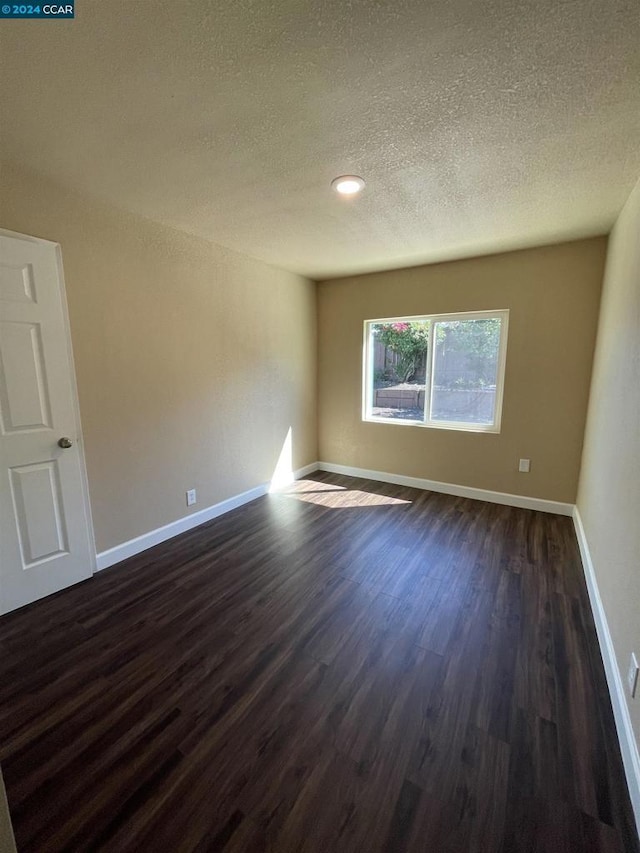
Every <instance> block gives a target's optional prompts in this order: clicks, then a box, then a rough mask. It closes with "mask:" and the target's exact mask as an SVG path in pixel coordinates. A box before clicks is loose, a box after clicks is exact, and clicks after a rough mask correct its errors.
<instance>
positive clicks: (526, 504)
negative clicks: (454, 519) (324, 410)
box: [318, 462, 573, 515]
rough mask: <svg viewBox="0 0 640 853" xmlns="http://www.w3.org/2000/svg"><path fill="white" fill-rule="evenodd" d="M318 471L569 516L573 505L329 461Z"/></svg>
mask: <svg viewBox="0 0 640 853" xmlns="http://www.w3.org/2000/svg"><path fill="white" fill-rule="evenodd" d="M318 468H319V469H320V471H329V472H331V473H333V474H347V475H348V476H350V477H363V478H364V479H366V480H379V481H380V482H381V483H395V484H396V485H398V486H411V488H414V489H426V490H427V491H429V492H441V493H442V494H445V495H455V496H456V497H459V498H471V499H472V500H476V501H488V502H489V503H493V504H504V505H505V506H517V507H521V508H522V509H537V510H540V511H541V512H552V513H554V514H556V515H571V514H572V513H573V504H566V503H560V502H559V501H547V500H544V499H543V498H530V497H526V496H524V495H510V494H507V493H506V492H490V491H487V490H486V489H475V488H473V487H472V486H458V485H456V484H454V483H440V482H438V481H437V480H423V479H422V478H421V477H405V476H404V475H403V474H388V473H387V472H386V471H369V470H367V469H366V468H352V467H351V466H350V465H334V464H333V462H318Z"/></svg>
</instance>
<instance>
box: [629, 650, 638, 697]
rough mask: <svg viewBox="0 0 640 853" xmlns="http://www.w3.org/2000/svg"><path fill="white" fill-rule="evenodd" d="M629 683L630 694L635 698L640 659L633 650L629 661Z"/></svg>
mask: <svg viewBox="0 0 640 853" xmlns="http://www.w3.org/2000/svg"><path fill="white" fill-rule="evenodd" d="M627 684H628V685H629V695H630V696H631V698H632V699H634V698H635V695H636V690H637V689H638V659H637V658H636V656H635V655H634V653H633V652H631V660H630V661H629V671H628V672H627Z"/></svg>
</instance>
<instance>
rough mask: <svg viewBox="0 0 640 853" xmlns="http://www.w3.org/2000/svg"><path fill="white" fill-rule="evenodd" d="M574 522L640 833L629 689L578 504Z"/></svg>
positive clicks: (639, 759) (637, 757) (639, 765)
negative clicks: (616, 649) (627, 690)
mask: <svg viewBox="0 0 640 853" xmlns="http://www.w3.org/2000/svg"><path fill="white" fill-rule="evenodd" d="M573 523H574V526H575V529H576V536H577V538H578V545H579V547H580V555H581V557H582V566H583V568H584V576H585V580H586V582H587V591H588V593H589V600H590V602H591V610H592V611H593V618H594V621H595V623H596V632H597V634H598V642H599V643H600V652H601V654H602V660H603V662H604V671H605V675H606V676H607V685H608V687H609V695H610V696H611V704H612V705H613V716H614V719H615V723H616V729H617V731H618V740H619V742H620V751H621V752H622V762H623V764H624V771H625V775H626V777H627V785H628V787H629V797H630V798H631V806H632V808H633V813H634V815H635V819H636V827H637V830H638V834H639V835H640V754H639V753H638V744H637V742H636V739H635V736H634V733H633V726H632V725H631V717H630V715H629V706H628V705H627V699H626V693H625V689H624V681H623V679H622V675H621V674H620V669H619V667H618V662H617V660H616V653H615V650H614V648H613V641H612V639H611V633H610V631H609V623H608V622H607V614H606V613H605V609H604V605H603V603H602V598H601V597H600V590H599V589H598V581H597V579H596V573H595V569H594V565H593V560H592V559H591V552H590V550H589V543H588V542H587V537H586V534H585V532H584V527H583V526H582V519H581V518H580V512H579V511H578V507H575V508H574V511H573Z"/></svg>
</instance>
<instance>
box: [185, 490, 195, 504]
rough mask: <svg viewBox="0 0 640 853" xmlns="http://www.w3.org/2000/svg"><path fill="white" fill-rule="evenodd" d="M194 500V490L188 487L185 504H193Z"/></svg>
mask: <svg viewBox="0 0 640 853" xmlns="http://www.w3.org/2000/svg"><path fill="white" fill-rule="evenodd" d="M195 502H196V490H195V489H189V491H188V492H187V506H193V505H194V503H195Z"/></svg>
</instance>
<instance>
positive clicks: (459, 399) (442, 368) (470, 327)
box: [431, 317, 501, 424]
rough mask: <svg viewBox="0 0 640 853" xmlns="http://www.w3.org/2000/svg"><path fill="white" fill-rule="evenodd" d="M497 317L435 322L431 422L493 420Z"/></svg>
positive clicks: (497, 355) (496, 374)
mask: <svg viewBox="0 0 640 853" xmlns="http://www.w3.org/2000/svg"><path fill="white" fill-rule="evenodd" d="M500 326H501V320H500V318H499V317H491V318H489V319H483V320H446V321H442V322H435V323H434V334H435V341H434V352H433V391H432V397H431V420H432V421H453V422H456V423H466V424H492V423H494V421H495V409H496V384H497V380H498V359H499V353H500Z"/></svg>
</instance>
